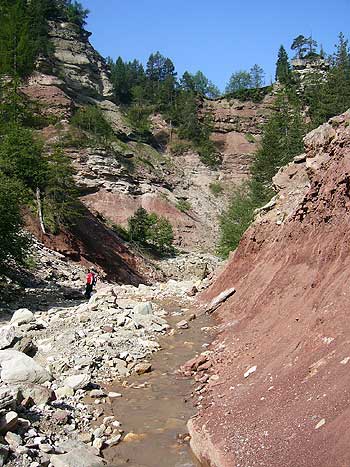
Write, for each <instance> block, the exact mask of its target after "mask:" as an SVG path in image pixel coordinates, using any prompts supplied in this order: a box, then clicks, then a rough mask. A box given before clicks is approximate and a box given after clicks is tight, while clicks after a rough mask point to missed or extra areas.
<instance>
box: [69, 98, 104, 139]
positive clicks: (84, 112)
mask: <svg viewBox="0 0 350 467" xmlns="http://www.w3.org/2000/svg"><path fill="white" fill-rule="evenodd" d="M71 123H72V125H74V126H75V127H77V128H80V129H81V130H84V131H87V132H88V133H90V134H91V135H92V136H93V137H94V138H95V139H96V140H98V141H108V140H109V139H111V138H112V137H113V130H112V127H111V125H110V123H109V122H107V120H106V119H105V117H104V115H103V113H102V110H101V109H99V108H98V107H96V106H94V105H88V106H86V107H82V108H80V109H78V110H77V112H76V113H75V114H74V115H73V117H72V120H71Z"/></svg>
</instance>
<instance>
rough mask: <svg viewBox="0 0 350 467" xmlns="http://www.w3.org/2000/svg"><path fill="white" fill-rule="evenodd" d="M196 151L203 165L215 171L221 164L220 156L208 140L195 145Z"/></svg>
mask: <svg viewBox="0 0 350 467" xmlns="http://www.w3.org/2000/svg"><path fill="white" fill-rule="evenodd" d="M196 151H197V152H198V154H199V158H200V160H201V162H203V164H204V165H207V166H208V167H211V168H212V169H217V168H218V167H219V166H220V164H221V157H220V154H219V153H218V152H217V151H216V148H215V145H214V143H213V142H212V141H210V140H209V139H207V140H205V139H204V140H202V141H201V142H200V143H199V144H198V145H196Z"/></svg>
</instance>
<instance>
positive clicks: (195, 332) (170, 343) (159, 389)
mask: <svg viewBox="0 0 350 467" xmlns="http://www.w3.org/2000/svg"><path fill="white" fill-rule="evenodd" d="M162 306H163V307H164V309H166V310H167V311H168V313H169V316H168V317H167V320H168V322H169V324H170V325H171V326H172V327H174V328H175V329H176V323H177V322H179V321H180V320H182V319H184V318H186V315H188V314H190V313H191V311H192V310H188V311H187V309H186V312H185V314H184V316H183V315H180V314H179V311H180V310H179V305H177V306H176V305H174V304H169V303H168V304H167V305H166V306H165V305H164V304H162ZM193 311H194V312H195V310H193ZM210 324H211V319H210V317H208V316H206V315H202V316H199V317H197V319H195V320H194V321H191V322H190V323H189V326H190V327H189V329H184V330H177V329H176V331H175V333H174V334H173V335H166V336H164V337H163V338H162V339H161V340H160V344H161V346H162V350H161V351H159V352H157V353H155V354H153V355H152V357H151V359H150V362H151V363H152V372H151V373H146V374H143V375H140V376H131V377H129V378H127V379H126V380H125V381H124V382H123V381H121V382H119V383H117V384H116V383H114V384H111V385H110V386H109V387H107V389H108V390H109V391H115V392H118V393H121V394H122V397H120V398H118V399H116V400H115V401H114V402H113V403H112V404H111V405H110V406H109V407H108V408H106V411H108V412H109V413H110V414H112V415H114V416H115V418H116V419H118V420H119V421H120V422H121V424H122V426H121V428H122V429H123V430H124V434H127V433H132V434H133V435H131V437H129V438H130V439H129V440H128V441H122V442H121V443H120V444H119V445H117V446H115V447H113V448H109V449H107V450H106V451H104V457H105V459H106V460H107V465H108V466H125V467H199V466H200V465H201V464H199V462H198V461H197V460H196V459H195V457H194V455H193V454H192V452H191V449H190V447H189V442H188V439H187V440H184V439H181V438H184V437H186V436H185V435H186V434H187V426H186V424H187V421H188V420H189V418H191V417H192V416H193V415H194V414H195V412H196V409H195V407H194V406H193V402H192V401H193V399H192V397H191V392H192V391H193V390H194V388H195V384H196V383H195V381H194V380H193V379H192V378H184V377H182V376H181V375H179V374H177V373H176V370H177V369H178V368H179V367H180V366H181V365H182V364H184V363H185V362H186V361H187V360H189V359H191V358H192V357H194V356H195V355H196V354H197V353H200V352H203V351H204V350H206V345H205V344H209V343H210V341H211V332H210V330H206V329H205V330H202V328H207V327H208V326H210ZM203 344H204V345H203ZM107 415H108V414H107Z"/></svg>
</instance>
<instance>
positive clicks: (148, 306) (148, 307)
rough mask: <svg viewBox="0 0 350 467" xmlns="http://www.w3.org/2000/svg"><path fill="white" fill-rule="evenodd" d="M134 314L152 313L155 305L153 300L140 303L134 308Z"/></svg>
mask: <svg viewBox="0 0 350 467" xmlns="http://www.w3.org/2000/svg"><path fill="white" fill-rule="evenodd" d="M132 313H133V314H134V315H152V314H153V306H152V303H151V302H144V303H138V304H137V305H136V306H135V307H134V308H133V310H132Z"/></svg>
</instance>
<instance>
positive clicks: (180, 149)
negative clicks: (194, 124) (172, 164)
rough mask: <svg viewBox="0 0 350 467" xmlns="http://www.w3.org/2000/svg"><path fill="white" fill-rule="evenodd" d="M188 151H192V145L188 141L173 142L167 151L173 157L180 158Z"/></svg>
mask: <svg viewBox="0 0 350 467" xmlns="http://www.w3.org/2000/svg"><path fill="white" fill-rule="evenodd" d="M190 149H192V144H191V143H190V142H189V141H182V140H180V141H174V142H172V143H171V144H170V145H169V150H170V152H171V154H172V155H173V156H182V155H183V154H185V153H186V152H187V151H189V150H190Z"/></svg>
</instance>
